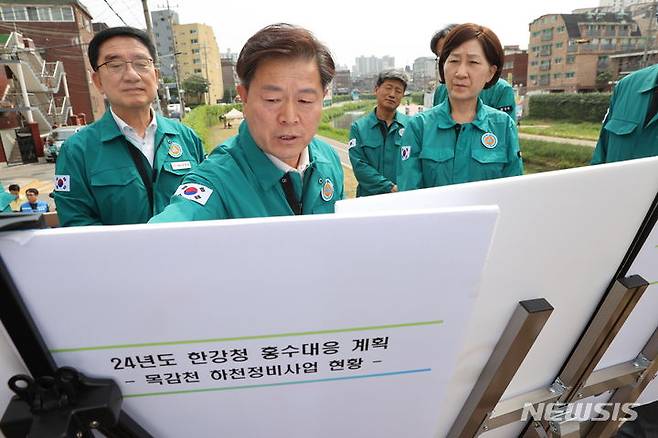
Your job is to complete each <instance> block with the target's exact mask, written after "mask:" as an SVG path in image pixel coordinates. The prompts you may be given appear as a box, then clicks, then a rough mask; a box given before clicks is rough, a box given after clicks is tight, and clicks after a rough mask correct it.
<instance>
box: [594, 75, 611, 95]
mask: <svg viewBox="0 0 658 438" xmlns="http://www.w3.org/2000/svg"><path fill="white" fill-rule="evenodd" d="M611 81H612V73H610V72H609V71H608V70H603V71H601V72H599V73H598V74H597V75H596V85H597V87H598V89H599V90H601V91H609V90H610V89H611V88H612V87H611V86H610V82H611Z"/></svg>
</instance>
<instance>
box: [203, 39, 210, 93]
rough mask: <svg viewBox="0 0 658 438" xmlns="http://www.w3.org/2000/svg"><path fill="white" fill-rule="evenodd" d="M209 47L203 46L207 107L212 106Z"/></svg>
mask: <svg viewBox="0 0 658 438" xmlns="http://www.w3.org/2000/svg"><path fill="white" fill-rule="evenodd" d="M207 49H208V45H207V44H204V45H203V64H204V65H205V70H206V84H207V85H206V105H210V75H209V74H208V52H207V51H206V50H207Z"/></svg>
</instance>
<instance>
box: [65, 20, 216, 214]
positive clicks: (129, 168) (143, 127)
mask: <svg viewBox="0 0 658 438" xmlns="http://www.w3.org/2000/svg"><path fill="white" fill-rule="evenodd" d="M88 54H89V61H90V63H91V66H92V68H93V70H94V73H93V74H92V79H93V81H94V85H95V86H96V88H98V90H99V91H100V92H101V93H102V94H104V95H105V96H106V98H107V100H108V101H109V103H110V108H108V109H107V110H106V111H105V115H104V116H103V117H102V118H101V119H100V120H98V121H97V122H95V123H93V124H91V125H89V126H87V127H85V128H83V129H81V130H80V131H78V132H77V133H76V134H75V135H73V136H71V137H70V138H69V139H68V140H67V141H66V142H65V143H64V144H63V145H62V148H61V150H60V155H59V156H58V157H57V165H56V170H55V173H56V175H55V188H54V190H55V203H56V205H57V212H58V216H59V221H60V224H61V225H62V226H75V225H101V224H102V225H114V224H137V223H146V222H147V221H148V220H149V219H150V218H151V217H152V216H153V215H155V214H158V213H160V212H161V211H162V210H164V208H165V207H166V206H167V205H168V204H169V201H170V199H171V196H172V195H173V194H174V192H175V191H176V188H177V187H178V186H179V185H180V183H181V181H182V180H183V177H184V176H185V175H186V174H187V173H188V172H190V171H191V170H193V169H195V168H196V167H197V166H198V165H199V163H201V161H203V158H204V152H203V147H202V144H201V140H200V139H199V137H198V136H197V135H196V134H195V133H194V132H193V131H192V130H191V129H190V128H188V127H186V126H183V125H182V124H180V123H179V122H178V121H175V120H173V119H167V118H165V117H162V116H160V115H158V114H156V113H155V112H154V111H153V109H152V108H151V103H152V102H153V100H154V99H155V97H156V94H157V88H158V75H159V73H158V70H157V68H156V67H155V64H154V63H155V55H156V52H155V46H154V45H153V42H152V41H151V39H150V38H149V36H148V35H147V34H146V33H145V32H143V31H141V30H139V29H134V28H131V27H114V28H110V29H106V30H104V31H102V32H99V33H97V34H96V35H95V36H94V38H93V39H92V40H91V42H90V43H89V48H88Z"/></svg>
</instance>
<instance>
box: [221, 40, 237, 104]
mask: <svg viewBox="0 0 658 438" xmlns="http://www.w3.org/2000/svg"><path fill="white" fill-rule="evenodd" d="M222 55H228V56H226V57H224V56H222V57H221V60H222V82H223V84H224V95H223V100H224V102H226V103H230V102H232V101H233V99H235V96H236V95H237V90H236V87H237V84H238V74H237V73H236V71H235V63H236V59H237V57H234V56H231V55H232V53H230V52H229V53H227V54H222Z"/></svg>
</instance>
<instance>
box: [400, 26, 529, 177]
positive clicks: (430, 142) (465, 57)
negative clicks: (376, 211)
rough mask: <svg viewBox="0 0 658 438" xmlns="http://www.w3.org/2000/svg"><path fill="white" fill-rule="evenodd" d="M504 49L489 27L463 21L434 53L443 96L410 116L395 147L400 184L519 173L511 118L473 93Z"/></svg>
mask: <svg viewBox="0 0 658 438" xmlns="http://www.w3.org/2000/svg"><path fill="white" fill-rule="evenodd" d="M503 59H504V52H503V48H502V46H501V44H500V41H499V40H498V37H497V36H496V35H495V34H494V33H493V32H492V31H491V30H490V29H488V28H486V27H484V26H479V25H477V24H472V23H467V24H462V25H459V26H457V27H455V28H454V29H453V30H452V31H451V32H450V33H449V34H448V35H447V36H446V40H445V43H444V45H443V50H442V52H441V58H440V59H439V74H440V76H441V82H442V83H445V86H446V88H447V90H448V99H447V100H446V101H444V102H443V103H441V104H440V105H438V106H435V107H434V108H432V109H431V110H429V111H424V112H422V113H420V114H419V115H418V116H416V117H415V118H413V119H412V120H411V121H410V122H409V123H408V126H407V129H406V131H405V133H404V136H403V138H402V147H401V148H400V155H401V157H400V158H401V161H400V172H399V176H398V186H399V189H400V190H413V189H419V188H424V187H437V186H443V185H449V184H458V183H465V182H471V181H480V180H487V179H494V178H502V177H507V176H515V175H522V174H523V162H522V160H521V152H520V149H519V140H518V136H517V133H516V128H515V126H514V121H513V120H512V119H511V118H510V117H509V116H508V115H507V114H505V113H503V112H501V111H498V110H495V109H493V108H490V107H488V106H486V105H484V104H483V103H482V100H481V99H479V98H478V96H479V94H480V92H481V91H482V90H483V89H485V88H488V87H491V86H492V85H494V84H495V83H496V82H497V81H498V78H499V76H500V72H501V70H502V66H503Z"/></svg>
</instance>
